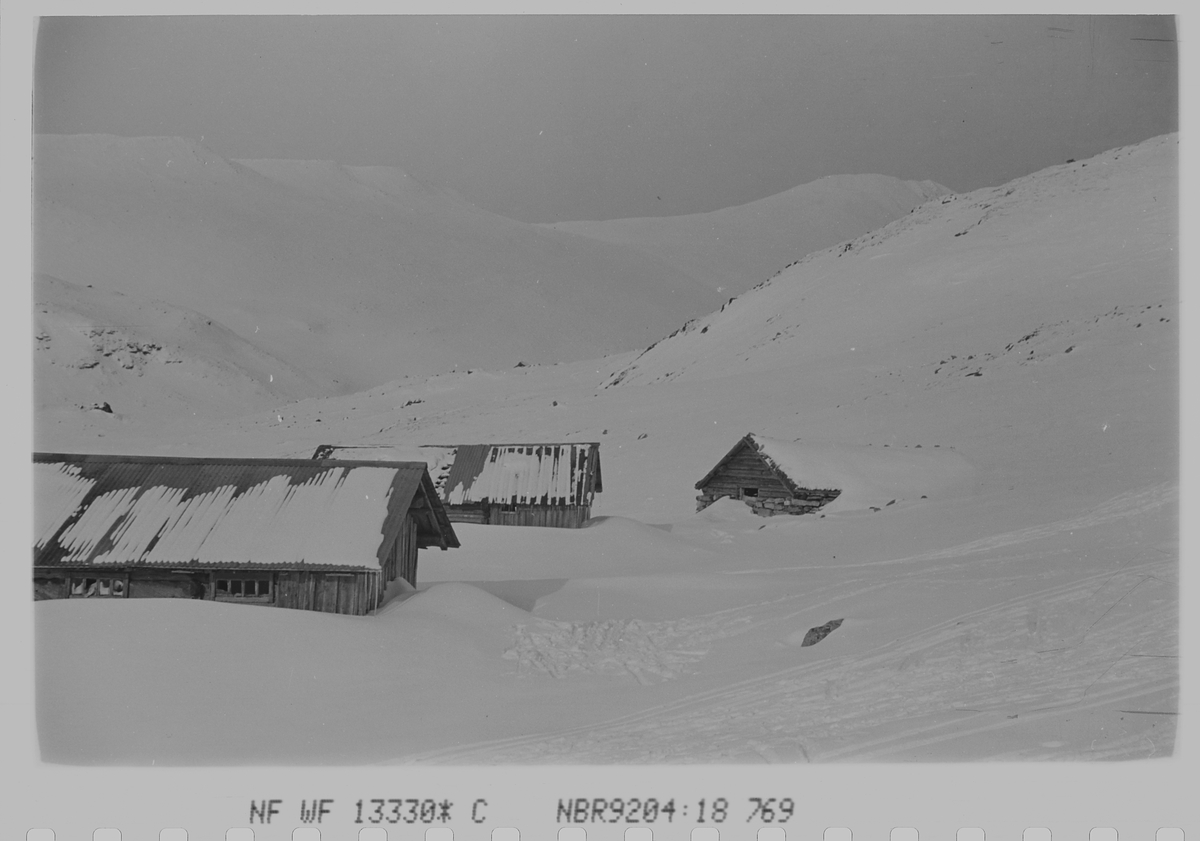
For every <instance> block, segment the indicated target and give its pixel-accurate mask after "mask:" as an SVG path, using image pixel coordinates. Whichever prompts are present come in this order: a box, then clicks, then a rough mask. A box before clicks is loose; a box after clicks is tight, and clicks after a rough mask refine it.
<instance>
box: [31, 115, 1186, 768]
mask: <svg viewBox="0 0 1200 841" xmlns="http://www.w3.org/2000/svg"><path fill="white" fill-rule="evenodd" d="M1176 154H1177V138H1176V137H1175V136H1173V135H1172V136H1167V137H1162V138H1156V139H1153V140H1150V141H1146V142H1145V143H1143V144H1139V145H1138V146H1135V147H1128V148H1124V149H1118V150H1113V151H1111V152H1108V153H1105V154H1103V155H1100V156H1097V157H1096V158H1093V159H1089V160H1086V161H1080V162H1076V163H1071V164H1067V165H1063V166H1058V167H1053V168H1051V169H1049V170H1045V171H1043V172H1040V173H1035V174H1033V175H1030V176H1028V177H1026V178H1023V179H1019V180H1017V181H1015V182H1012V183H1010V184H1007V185H1003V186H1002V187H999V188H988V189H985V190H980V191H976V192H974V193H971V194H967V195H959V196H943V197H940V198H936V199H934V200H933V201H932V202H930V203H928V204H926V205H924V206H922V207H920V208H918V209H916V210H915V211H914V212H913V213H911V214H909V215H907V216H905V217H904V218H903V219H900V220H898V221H897V222H894V223H892V224H891V225H889V226H887V227H886V228H884V229H882V230H879V231H876V232H873V233H871V234H867V235H864V236H862V237H859V238H858V239H856V240H853V241H850V242H848V243H845V244H843V245H839V246H836V247H834V248H831V249H828V250H826V251H823V252H819V253H817V254H814V255H811V256H810V257H808V258H806V259H805V260H803V261H802V262H800V263H799V264H798V265H795V266H793V267H791V268H789V269H788V270H786V271H784V272H783V273H781V274H780V275H779V276H777V277H775V278H773V279H771V280H770V282H769V283H767V284H766V285H764V286H763V287H761V288H758V289H755V290H752V291H750V292H748V293H746V294H745V295H743V296H741V297H739V298H738V299H737V300H735V301H733V302H732V303H730V304H728V305H727V306H725V307H723V308H722V310H721V311H719V312H715V313H713V314H712V315H709V316H705V317H703V318H700V319H697V320H696V321H694V322H691V323H689V324H688V325H687V327H685V328H684V329H683V330H681V331H679V332H678V333H677V334H676V335H674V336H672V337H670V338H667V339H664V340H663V341H661V342H659V343H658V344H656V345H655V346H654V347H653V348H651V349H649V350H648V351H645V352H641V353H639V352H630V353H626V354H622V355H620V356H612V357H607V358H604V359H601V360H597V361H585V362H572V363H564V364H560V365H545V366H533V367H525V368H519V369H514V370H511V371H508V372H485V371H476V372H474V373H470V374H468V373H465V372H464V373H456V374H447V375H442V376H436V377H431V378H424V377H416V376H414V377H410V378H407V379H400V380H397V381H395V382H393V383H389V384H387V385H382V386H379V387H377V388H374V389H372V390H370V391H365V392H360V393H357V394H352V395H346V396H341V397H330V398H312V399H307V400H302V401H299V402H293V403H288V404H280V405H278V406H275V407H272V408H271V409H270V410H269V411H264V412H261V413H256V414H250V415H246V416H244V417H240V418H235V419H232V420H225V421H219V420H214V421H207V422H203V423H201V422H195V423H192V424H189V425H177V424H173V423H171V422H170V419H169V418H166V417H158V418H155V417H153V416H151V417H145V416H141V417H138V416H127V417H121V416H117V415H116V414H108V413H103V412H91V413H88V414H87V415H85V416H83V417H84V420H85V421H86V422H80V423H76V424H69V423H60V424H56V425H51V426H46V427H39V429H38V433H37V434H38V436H39V440H38V442H37V444H38V447H39V449H44V450H56V451H91V452H114V453H117V452H140V453H145V454H162V453H176V454H180V455H213V456H232V455H246V456H251V455H278V456H296V457H307V456H308V455H309V454H311V452H312V450H313V449H314V448H315V446H316V445H317V444H321V443H342V444H376V445H388V444H394V445H401V446H411V445H414V444H421V443H440V442H447V441H480V442H487V441H519V440H544V441H557V440H578V441H600V442H601V458H602V461H603V471H604V487H605V492H604V493H603V494H601V495H600V496H599V497H598V499H597V505H596V506H595V508H594V513H595V514H596V519H595V520H594V521H593V522H592V523H591V524H590V525H589V526H588V527H587V528H584V529H580V530H556V529H535V528H518V527H484V526H470V525H459V526H458V527H457V528H456V531H457V532H458V534H459V537H460V539H461V541H462V548H461V549H458V550H453V551H449V552H444V553H443V552H436V551H425V552H422V554H421V558H420V566H419V570H418V578H419V581H420V587H419V591H418V592H416V593H415V594H413V593H401V594H398V595H397V597H396V598H395V599H393V600H392V601H391V602H389V603H388V604H387V605H386V606H385V607H384V608H383V609H382V610H381V611H380V612H379V614H378V615H375V616H370V617H361V618H354V617H339V616H329V615H319V614H309V613H303V612H300V611H287V610H273V609H267V608H256V607H248V606H233V605H225V604H217V603H208V602H191V601H187V602H184V601H159V600H125V601H107V602H80V601H72V602H65V601H61V602H39V603H38V604H36V605H35V608H36V619H37V643H36V644H37V681H38V692H39V696H38V697H39V700H38V707H39V720H38V726H39V735H40V740H41V744H42V748H43V752H44V756H45V758H46V759H48V760H51V761H58V762H69V763H131V764H142V763H144V764H150V763H155V764H160V765H161V764H192V763H205V764H224V763H263V762H296V761H306V762H314V763H320V762H332V763H363V762H368V763H383V764H392V763H414V762H431V763H497V762H515V763H556V762H559V763H613V762H620V763H644V762H805V761H812V762H821V761H826V762H827V761H860V760H868V759H877V760H914V759H916V760H945V759H962V760H974V759H1132V758H1144V757H1161V756H1166V755H1169V754H1171V753H1172V751H1173V749H1174V736H1175V725H1176V720H1177V714H1178V711H1179V708H1178V668H1179V667H1178V659H1177V658H1178V652H1179V649H1178V641H1177V636H1178V622H1179V610H1178V594H1177V588H1178V579H1179V549H1178V539H1177V532H1178V520H1179V518H1178V473H1179V467H1178V459H1179V446H1178V440H1177V439H1178V432H1179V423H1178V382H1179V352H1178V338H1179V332H1178V305H1179V290H1178V286H1177V284H1178V269H1177V255H1176V248H1177V239H1178V230H1177V226H1178V221H1177V187H1176V183H1177V162H1176ZM751 431H753V432H756V433H759V434H761V435H763V436H766V437H768V438H771V439H775V440H776V441H777V442H781V445H780V446H782V447H785V448H786V449H787V450H788V453H789V456H788V457H789V458H795V459H797V460H798V461H799V462H801V463H802V464H803V462H804V461H805V460H806V459H807V460H808V462H809V463H810V464H811V465H813V469H814V470H816V469H818V468H819V470H820V471H821V472H822V475H824V476H830V477H836V478H837V479H838V480H839V481H840V482H842V483H844V484H847V486H848V487H847V489H846V490H847V493H846V494H845V495H844V498H839V500H838V501H837V503H835V504H833V505H831V506H829V507H828V508H827V509H825V510H824V512H823V514H824V516H822V515H821V514H817V515H806V516H804V517H776V518H770V519H763V518H759V517H756V516H755V515H754V514H753V513H751V512H750V511H749V510H748V509H746V508H745V507H743V506H741V505H740V504H739V503H736V502H733V501H729V500H724V501H721V502H719V503H717V504H715V505H713V506H711V507H710V508H707V509H705V510H704V511H702V512H700V513H695V511H694V508H695V501H694V496H695V490H694V489H693V484H694V483H695V482H696V481H697V480H699V479H700V478H701V477H703V476H704V475H705V474H706V473H707V472H708V470H709V469H710V468H711V467H712V466H713V465H714V464H715V463H716V462H717V460H718V459H720V458H721V456H723V455H724V454H725V453H726V452H727V451H728V450H729V449H730V447H732V446H733V445H734V443H736V442H737V440H738V439H739V438H740V437H741V436H743V435H745V434H746V433H747V432H751ZM897 466H900V467H901V468H902V469H899V470H898V469H896V468H897ZM892 500H895V501H894V502H892ZM888 503H892V504H888ZM875 509H878V510H875ZM831 620H842V621H841V624H840V625H839V626H838V627H837V628H836V629H834V630H833V631H832V632H831V633H829V635H828V636H826V637H825V638H824V639H823V640H821V641H820V642H819V643H817V644H815V645H810V646H802V645H801V642H802V641H803V640H804V637H805V635H806V633H807V632H808V630H809V629H811V628H814V627H817V626H821V625H824V624H825V623H827V622H830V621H831ZM83 686H88V687H89V688H88V690H87V691H86V692H84V691H81V687H83ZM117 718H119V719H120V720H123V721H137V722H138V726H137V727H136V728H131V727H122V728H112V727H108V726H106V722H110V721H112V720H114V719H117Z"/></svg>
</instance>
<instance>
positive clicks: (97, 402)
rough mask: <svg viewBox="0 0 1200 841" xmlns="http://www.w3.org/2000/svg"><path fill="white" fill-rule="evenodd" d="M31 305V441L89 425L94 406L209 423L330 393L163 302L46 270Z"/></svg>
mask: <svg viewBox="0 0 1200 841" xmlns="http://www.w3.org/2000/svg"><path fill="white" fill-rule="evenodd" d="M33 301H34V330H33V337H34V351H33V364H34V386H35V387H34V406H35V411H36V412H37V417H38V423H37V425H36V426H35V429H34V433H35V436H36V438H37V439H38V440H39V441H40V440H41V439H42V438H43V436H44V435H45V434H46V433H47V432H48V430H50V429H53V428H55V427H58V426H61V425H65V426H67V427H68V428H71V429H78V428H80V427H87V426H89V424H90V423H95V422H96V421H97V419H96V418H95V417H94V413H96V412H100V413H104V414H106V415H109V416H110V417H109V418H107V419H106V421H121V420H123V419H125V418H127V417H128V416H130V415H133V416H135V417H141V418H147V419H152V420H153V421H154V422H156V423H161V422H162V421H163V419H164V418H175V419H176V422H179V421H190V420H192V419H194V418H195V419H199V420H201V421H211V420H212V419H214V418H229V417H237V416H239V415H243V414H245V413H246V412H247V411H254V410H260V411H261V410H264V409H268V408H270V407H272V406H275V405H277V404H280V403H285V402H288V401H291V400H295V399H299V398H301V397H304V396H307V395H311V394H322V393H323V394H335V393H337V391H338V388H337V384H336V383H334V382H333V381H331V380H328V379H326V380H324V381H322V380H320V379H318V378H317V377H313V376H309V375H308V374H305V373H303V372H301V371H298V370H296V369H294V368H292V367H291V366H289V365H287V364H286V363H284V362H282V361H280V360H279V359H276V358H274V357H272V356H271V355H270V354H269V353H266V352H265V351H263V350H261V349H260V348H258V347H255V346H254V345H253V344H252V343H250V342H247V341H246V340H245V339H243V338H241V337H239V336H237V335H236V334H234V333H233V332H232V331H230V330H228V329H227V328H225V327H224V326H222V325H221V324H218V323H216V322H215V321H213V319H211V318H208V317H206V316H203V315H200V314H199V313H196V312H193V311H191V310H187V309H183V308H181V307H176V306H172V305H171V304H167V303H164V302H162V301H156V300H154V299H144V298H141V297H139V296H137V295H127V294H122V293H120V292H106V291H104V290H100V289H95V288H92V287H90V286H77V285H75V284H72V283H67V282H66V281H63V280H59V279H58V278H54V277H50V276H47V275H38V276H37V277H36V278H35V279H34V284H33ZM103 422H104V421H101V423H103Z"/></svg>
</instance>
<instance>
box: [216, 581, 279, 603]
mask: <svg viewBox="0 0 1200 841" xmlns="http://www.w3.org/2000/svg"><path fill="white" fill-rule="evenodd" d="M270 595H271V579H270V578H218V579H217V598H218V599H262V598H267V597H269V596H270Z"/></svg>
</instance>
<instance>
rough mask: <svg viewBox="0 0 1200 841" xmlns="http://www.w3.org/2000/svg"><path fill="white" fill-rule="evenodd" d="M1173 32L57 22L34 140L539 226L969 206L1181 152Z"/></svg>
mask: <svg viewBox="0 0 1200 841" xmlns="http://www.w3.org/2000/svg"><path fill="white" fill-rule="evenodd" d="M1176 47H1177V45H1176V43H1175V24H1174V21H1173V19H1172V18H1170V17H1105V16H1098V17H1084V16H1007V17H993V16H989V17H973V16H970V17H883V16H866V17H773V16H771V17H762V16H703V17H633V16H613V17H592V16H586V17H570V16H564V17H542V16H504V17H474V16H467V17H409V16H396V17H323V16H319V17H145V18H112V17H110V18H44V19H43V20H42V24H41V27H40V29H39V32H38V41H37V52H36V65H35V90H34V93H35V116H34V128H35V130H36V131H39V132H65V133H80V132H89V133H90V132H102V133H110V134H118V135H125V136H141V135H177V136H182V137H189V138H193V139H196V140H201V139H202V140H203V143H204V144H205V145H206V146H208V147H209V148H211V149H212V150H214V151H215V152H217V153H218V154H220V155H222V156H224V157H226V158H235V159H236V158H306V159H326V160H335V161H338V162H340V163H343V164H378V165H394V166H400V167H403V168H404V169H405V170H407V171H408V172H409V173H411V174H413V175H415V176H417V177H420V178H425V179H430V180H433V181H437V182H441V183H444V184H447V185H449V186H452V187H453V188H454V189H456V190H457V191H458V192H459V193H461V194H462V195H463V196H464V197H466V198H468V199H470V200H471V201H474V202H476V203H477V204H478V205H480V206H481V207H484V208H486V209H488V210H492V211H495V212H497V213H503V214H506V215H509V216H512V217H515V218H517V219H522V220H524V221H531V222H544V221H556V220H567V219H605V218H616V217H622V216H647V215H666V214H675V213H695V212H701V211H706V210H713V209H716V208H719V207H726V206H730V205H736V204H743V203H745V202H748V201H752V200H754V199H757V198H762V197H763V196H767V195H771V194H773V193H778V192H781V191H783V190H786V189H788V188H790V187H794V186H795V185H797V184H801V183H804V182H807V181H812V180H814V179H816V178H820V177H822V176H824V175H832V174H839V173H862V172H878V173H883V174H885V175H894V176H897V177H900V178H906V179H932V180H934V181H938V182H940V183H942V184H944V185H946V186H947V187H950V188H952V189H954V190H957V191H965V190H970V189H973V188H976V187H981V186H985V185H993V184H999V183H1002V182H1004V181H1007V180H1009V179H1011V178H1015V177H1017V176H1020V175H1024V174H1027V173H1029V172H1033V171H1035V170H1037V169H1041V168H1042V167H1045V166H1049V165H1051V164H1056V163H1062V162H1064V161H1065V160H1067V159H1068V158H1083V157H1087V156H1089V155H1092V154H1095V153H1097V152H1100V151H1103V150H1105V149H1109V148H1112V147H1114V146H1119V145H1122V144H1127V143H1134V142H1137V141H1139V140H1143V139H1145V138H1147V137H1152V136H1155V135H1158V134H1162V133H1165V132H1169V131H1175V130H1177V128H1178V103H1177V99H1178V64H1177V51H1176Z"/></svg>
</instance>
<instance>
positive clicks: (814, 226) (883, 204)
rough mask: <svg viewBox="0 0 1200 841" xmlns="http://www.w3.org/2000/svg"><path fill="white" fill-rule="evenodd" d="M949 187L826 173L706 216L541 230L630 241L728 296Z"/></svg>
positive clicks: (881, 223)
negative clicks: (772, 194)
mask: <svg viewBox="0 0 1200 841" xmlns="http://www.w3.org/2000/svg"><path fill="white" fill-rule="evenodd" d="M949 192H950V191H949V190H947V189H946V188H945V187H943V186H941V185H940V184H936V183H934V182H932V181H901V180H900V179H898V178H892V177H890V176H886V175H830V176H827V177H825V178H821V179H818V180H817V181H813V182H811V183H808V184H801V185H800V186H798V187H793V188H792V189H790V190H785V191H784V192H782V193H778V194H776V195H774V196H768V197H767V198H765V199H759V200H758V201H754V202H750V203H749V204H744V205H739V206H738V207H726V208H722V209H721V210H714V211H712V212H710V213H694V214H689V215H686V216H653V217H645V218H639V219H611V220H608V221H604V222H558V223H555V224H553V225H548V226H546V227H550V228H553V229H554V230H557V231H569V232H571V233H576V234H582V235H584V236H588V237H593V238H595V239H598V240H602V241H604V242H611V243H614V244H618V245H629V246H634V247H636V248H638V249H641V250H642V251H644V252H646V253H647V254H652V255H654V256H656V257H660V258H661V259H663V260H664V261H666V262H667V263H669V264H670V265H672V266H675V267H676V268H678V269H680V270H681V271H683V272H686V273H687V274H688V275H689V276H691V277H693V278H696V279H698V280H700V281H701V282H703V283H704V284H705V285H706V286H708V287H709V288H710V289H714V290H716V291H717V292H720V293H723V294H724V295H725V296H726V297H728V296H730V295H740V294H741V293H742V292H745V291H746V290H747V289H749V288H750V287H752V286H756V285H758V284H759V283H762V281H763V280H764V279H765V278H768V277H770V276H771V275H773V274H775V273H776V272H778V271H779V270H780V269H782V268H783V267H784V266H787V265H790V264H792V263H794V262H795V261H796V260H799V259H800V258H801V257H803V256H804V255H806V254H810V253H812V252H813V251H820V250H821V249H823V248H828V247H829V246H831V245H835V244H837V243H839V242H844V241H846V240H848V239H851V238H853V237H856V236H860V235H861V234H865V233H867V232H869V231H873V230H875V229H877V228H882V227H883V226H884V225H886V224H887V223H888V222H891V221H892V220H893V219H896V218H898V217H900V216H903V215H904V214H906V213H908V212H909V211H910V210H912V209H913V208H914V207H917V206H918V205H921V204H924V203H925V202H927V201H929V200H930V199H934V198H937V197H939V196H943V195H946V194H947V193H949Z"/></svg>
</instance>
